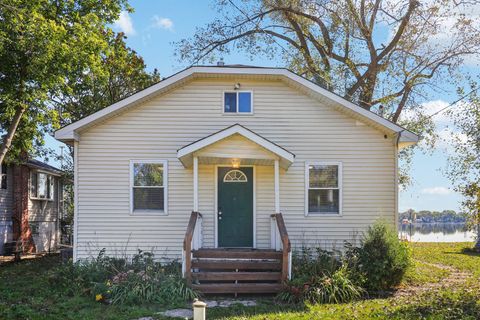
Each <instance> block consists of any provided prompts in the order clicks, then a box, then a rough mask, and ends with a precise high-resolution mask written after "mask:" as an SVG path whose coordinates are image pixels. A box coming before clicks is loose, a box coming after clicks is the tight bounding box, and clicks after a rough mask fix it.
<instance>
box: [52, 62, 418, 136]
mask: <svg viewBox="0 0 480 320" xmlns="http://www.w3.org/2000/svg"><path fill="white" fill-rule="evenodd" d="M214 76H235V77H241V76H246V77H249V76H250V77H258V78H262V79H280V80H284V81H285V82H287V83H289V84H290V85H292V86H294V87H296V88H298V89H300V90H302V91H304V92H307V93H308V94H310V95H312V96H313V97H315V98H317V99H318V100H320V101H322V102H324V103H326V104H329V105H331V106H333V107H335V108H338V109H339V110H341V111H343V112H345V113H347V114H349V115H351V116H352V117H355V118H357V119H359V120H361V121H364V122H366V123H367V124H369V125H371V126H373V127H376V128H378V129H380V130H383V131H388V132H391V133H396V134H398V136H399V140H398V141H399V143H400V144H403V145H411V144H415V143H416V142H417V141H418V139H419V137H418V136H417V135H416V134H414V133H412V132H410V131H408V130H406V129H404V128H402V127H401V126H399V125H397V124H395V123H393V122H391V121H389V120H387V119H385V118H383V117H381V116H379V115H377V114H376V113H374V112H371V111H369V110H366V109H364V108H362V107H360V106H358V105H356V104H354V103H352V102H350V101H348V100H346V99H345V98H343V97H341V96H339V95H337V94H335V93H333V92H331V91H329V90H327V89H325V88H322V87H321V86H319V85H317V84H315V83H313V82H311V81H309V80H307V79H305V78H303V77H301V76H299V75H297V74H295V73H293V72H292V71H290V70H287V69H284V68H264V67H250V66H193V67H190V68H187V69H185V70H183V71H180V72H178V73H176V74H174V75H172V76H171V77H169V78H166V79H164V80H162V81H160V82H158V83H157V84H154V85H152V86H150V87H148V88H146V89H144V90H142V91H140V92H138V93H135V94H133V95H131V96H129V97H127V98H125V99H123V100H121V101H119V102H117V103H114V104H112V105H111V106H109V107H106V108H104V109H101V110H99V111H97V112H95V113H94V114H92V115H89V116H87V117H85V118H83V119H81V120H79V121H77V122H74V123H72V124H70V125H68V126H66V127H64V128H61V129H59V130H57V131H56V132H55V138H56V139H58V140H60V141H64V142H70V141H74V140H77V141H78V139H79V135H78V134H79V132H80V131H82V130H85V129H86V128H88V127H90V126H93V125H95V124H97V123H99V122H101V121H104V120H106V119H108V118H110V117H113V116H115V115H117V114H119V113H120V112H122V111H124V110H126V109H128V108H131V107H134V106H136V105H138V104H139V103H141V102H143V101H145V100H148V99H150V98H152V97H153V96H155V95H157V94H161V93H163V92H167V91H170V90H172V89H174V88H176V87H179V86H181V85H183V84H184V83H185V82H187V81H188V80H190V79H192V78H195V77H214Z"/></svg>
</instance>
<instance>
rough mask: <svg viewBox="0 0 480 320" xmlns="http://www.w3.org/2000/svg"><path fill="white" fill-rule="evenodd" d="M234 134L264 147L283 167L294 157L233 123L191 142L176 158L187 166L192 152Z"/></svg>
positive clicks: (179, 151)
mask: <svg viewBox="0 0 480 320" xmlns="http://www.w3.org/2000/svg"><path fill="white" fill-rule="evenodd" d="M235 134H239V135H241V136H243V137H245V138H247V139H248V140H250V141H252V142H254V143H256V144H258V145H259V146H261V147H263V148H265V149H266V150H268V151H270V152H272V153H273V154H275V155H277V156H278V157H279V158H280V164H281V165H282V167H284V168H288V167H289V166H290V165H291V164H292V163H293V160H294V159H295V155H294V154H293V153H291V152H290V151H288V150H286V149H284V148H282V147H280V146H279V145H277V144H275V143H273V142H271V141H270V140H268V139H266V138H264V137H262V136H261V135H259V134H257V133H255V132H253V131H251V130H249V129H247V128H245V127H244V126H242V125H240V124H238V123H237V124H234V125H232V126H230V127H227V128H225V129H222V130H220V131H217V132H215V133H213V134H211V135H209V136H206V137H204V138H202V139H200V140H197V141H195V142H192V143H190V144H188V145H186V146H184V147H182V148H181V149H178V151H177V158H178V159H179V160H180V161H181V162H182V163H183V165H184V166H186V167H188V166H189V164H190V163H191V158H192V156H193V153H194V152H196V151H198V150H200V149H203V148H205V147H208V146H210V145H212V144H214V143H216V142H219V141H220V140H223V139H226V138H228V137H231V136H233V135H235Z"/></svg>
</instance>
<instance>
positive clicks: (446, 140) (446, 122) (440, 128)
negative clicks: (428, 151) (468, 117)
mask: <svg viewBox="0 0 480 320" xmlns="http://www.w3.org/2000/svg"><path fill="white" fill-rule="evenodd" d="M465 103H466V102H463V101H462V102H459V103H457V104H455V105H454V106H452V107H448V106H449V104H450V103H448V102H446V101H443V100H432V101H427V102H424V103H422V104H421V106H420V107H419V108H415V109H413V110H412V109H408V110H404V112H403V113H402V119H405V120H406V119H411V120H415V119H418V113H422V114H423V115H426V116H431V115H434V116H433V117H432V121H433V123H434V125H435V134H436V143H435V146H436V147H437V148H440V149H443V150H444V151H446V152H448V153H450V152H451V151H453V147H454V145H455V144H457V143H458V142H466V141H467V136H466V135H465V134H463V133H461V132H460V131H459V130H458V128H456V126H455V125H454V123H453V121H452V116H451V114H449V113H451V112H453V113H457V112H462V110H463V109H464V107H465ZM447 107H448V108H447Z"/></svg>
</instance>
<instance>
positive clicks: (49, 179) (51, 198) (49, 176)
mask: <svg viewBox="0 0 480 320" xmlns="http://www.w3.org/2000/svg"><path fill="white" fill-rule="evenodd" d="M39 174H44V175H46V176H47V178H46V181H47V184H46V192H47V197H45V198H42V197H39V196H38V183H39V179H38V175H39ZM32 175H36V177H37V179H36V186H35V188H36V189H35V190H36V192H37V194H36V195H35V196H34V195H33V190H32V186H33V184H32V182H33V181H32ZM52 179H53V183H52ZM28 185H29V186H28V187H29V188H28V189H29V195H30V199H32V200H43V201H52V202H53V201H55V196H56V192H55V185H56V181H55V176H54V175H52V174H50V173H48V172H46V171H42V170H35V171H30V176H29V180H28ZM52 187H53V189H52Z"/></svg>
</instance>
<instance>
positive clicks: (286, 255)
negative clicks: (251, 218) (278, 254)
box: [272, 213, 291, 281]
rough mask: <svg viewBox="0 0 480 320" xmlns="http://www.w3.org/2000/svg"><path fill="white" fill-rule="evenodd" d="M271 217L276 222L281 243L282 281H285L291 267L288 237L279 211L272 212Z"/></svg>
mask: <svg viewBox="0 0 480 320" xmlns="http://www.w3.org/2000/svg"><path fill="white" fill-rule="evenodd" d="M272 218H273V219H275V221H276V222H277V223H276V224H277V230H278V233H279V235H280V240H281V243H282V253H283V255H282V281H287V280H288V279H289V277H290V268H291V245H290V239H289V237H288V232H287V228H286V227H285V221H284V220H283V215H282V214H281V213H276V214H272Z"/></svg>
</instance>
